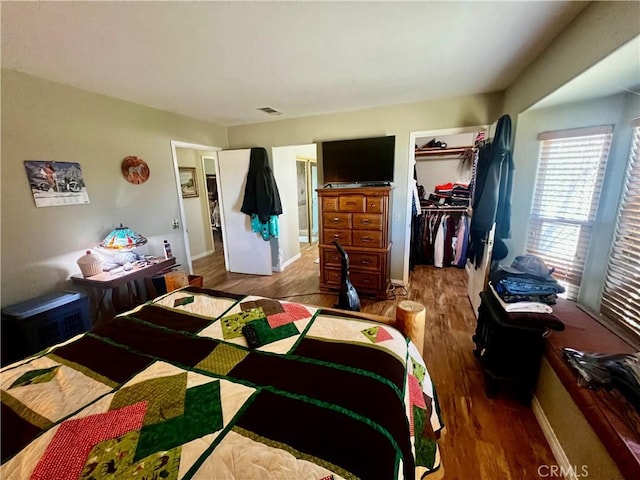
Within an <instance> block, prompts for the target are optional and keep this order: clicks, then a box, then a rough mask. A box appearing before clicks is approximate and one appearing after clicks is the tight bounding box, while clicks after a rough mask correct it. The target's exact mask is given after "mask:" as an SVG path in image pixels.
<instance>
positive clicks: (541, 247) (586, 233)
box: [527, 126, 613, 300]
mask: <svg viewBox="0 0 640 480" xmlns="http://www.w3.org/2000/svg"><path fill="white" fill-rule="evenodd" d="M612 131H613V128H612V127H611V126H602V127H592V128H581V129H576V130H562V131H556V132H545V133H542V134H540V135H539V137H538V139H539V140H540V141H541V146H540V159H539V164H538V174H537V178H536V186H535V194H534V197H533V206H532V208H531V216H530V219H529V233H528V237H527V251H528V253H532V254H534V255H538V256H540V257H542V258H543V259H544V260H545V262H546V263H547V264H548V265H549V266H550V267H553V268H554V269H555V272H554V277H555V278H556V279H557V280H558V281H559V282H560V283H561V284H562V285H563V286H564V287H565V289H566V296H567V298H569V299H572V300H575V299H576V298H577V296H578V291H579V288H580V282H581V280H582V273H583V270H584V265H585V260H586V257H587V251H588V248H589V241H590V239H591V232H592V230H593V223H594V221H595V217H596V211H597V208H598V201H599V199H600V191H601V189H602V179H603V176H604V171H605V165H606V161H607V157H608V155H609V147H610V144H611V136H612Z"/></svg>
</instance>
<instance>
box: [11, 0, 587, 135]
mask: <svg viewBox="0 0 640 480" xmlns="http://www.w3.org/2000/svg"><path fill="white" fill-rule="evenodd" d="M587 3H588V2H571V1H568V2H567V1H562V2H560V1H554V2H550V1H540V2H534V1H526V2H523V1H517V2H504V1H498V2H478V1H473V2H453V1H449V2H2V4H1V15H2V67H3V68H8V69H13V70H18V71H21V72H25V73H28V74H32V75H36V76H39V77H43V78H47V79H50V80H54V81H58V82H61V83H65V84H68V85H72V86H75V87H78V88H81V89H85V90H89V91H93V92H98V93H101V94H104V95H108V96H112V97H117V98H121V99H124V100H128V101H132V102H136V103H139V104H143V105H148V106H151V107H156V108H159V109H162V110H167V111H171V112H175V113H179V114H184V115H187V116H190V117H194V118H199V119H203V120H209V121H213V122H216V123H219V124H221V125H225V126H231V125H239V124H246V123H255V122H263V121H268V120H275V119H282V118H294V117H301V116H309V115H317V114H323V113H330V112H338V111H349V110H357V109H363V108H368V107H374V106H383V105H394V104H399V103H407V102H415V101H421V100H428V99H434V98H445V97H453V96H460V95H469V94H477V93H485V92H492V91H500V90H503V89H505V88H506V87H507V86H509V85H510V84H511V82H513V81H514V80H515V79H516V78H517V76H518V75H519V74H520V73H521V72H522V71H523V69H524V68H525V67H526V65H527V64H529V63H530V62H531V61H532V60H533V59H534V58H535V57H537V56H538V55H539V54H540V53H541V52H542V51H543V50H544V49H545V47H546V46H547V45H548V44H549V43H550V42H551V41H552V40H553V38H554V37H555V36H556V35H557V34H558V33H559V32H560V31H561V30H562V29H563V28H564V27H565V26H566V25H567V24H568V23H569V22H570V21H571V20H572V19H573V18H574V17H575V16H576V15H577V14H578V13H579V12H580V11H581V10H582V9H583V8H584V7H585V6H586V5H587ZM265 106H269V107H273V108H275V109H277V110H280V111H282V112H283V115H282V116H279V117H278V116H269V115H267V114H265V113H263V112H260V111H257V110H256V109H257V108H259V107H265Z"/></svg>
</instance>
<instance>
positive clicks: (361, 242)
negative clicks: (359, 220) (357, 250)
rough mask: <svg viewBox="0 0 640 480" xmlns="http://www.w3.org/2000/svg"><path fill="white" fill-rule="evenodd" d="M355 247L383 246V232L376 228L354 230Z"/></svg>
mask: <svg viewBox="0 0 640 480" xmlns="http://www.w3.org/2000/svg"><path fill="white" fill-rule="evenodd" d="M349 245H353V246H354V247H371V248H382V232H379V231H375V230H353V239H352V243H350V244H349Z"/></svg>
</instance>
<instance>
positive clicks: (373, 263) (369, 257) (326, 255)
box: [322, 249, 382, 270]
mask: <svg viewBox="0 0 640 480" xmlns="http://www.w3.org/2000/svg"><path fill="white" fill-rule="evenodd" d="M347 254H348V255H349V265H350V266H351V267H353V268H357V269H370V270H378V268H380V265H381V264H382V261H381V259H380V255H381V254H379V253H354V252H347ZM322 258H323V260H324V264H325V265H327V266H331V267H341V266H342V255H340V253H339V252H338V250H335V249H333V250H332V249H323V253H322Z"/></svg>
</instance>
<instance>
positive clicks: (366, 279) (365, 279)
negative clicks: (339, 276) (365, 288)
mask: <svg viewBox="0 0 640 480" xmlns="http://www.w3.org/2000/svg"><path fill="white" fill-rule="evenodd" d="M362 283H371V280H369V279H368V278H363V279H362Z"/></svg>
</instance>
